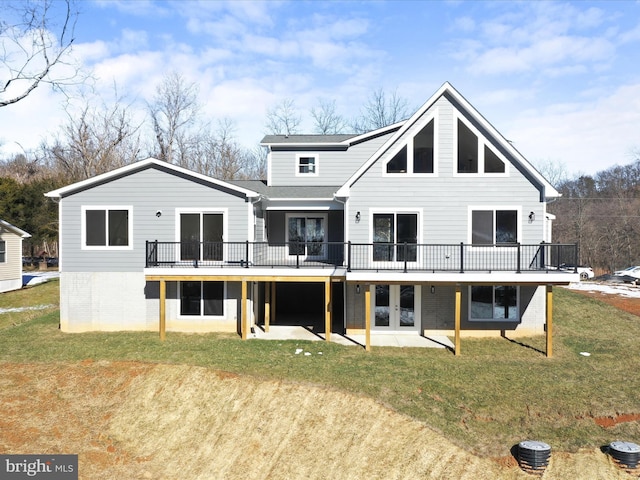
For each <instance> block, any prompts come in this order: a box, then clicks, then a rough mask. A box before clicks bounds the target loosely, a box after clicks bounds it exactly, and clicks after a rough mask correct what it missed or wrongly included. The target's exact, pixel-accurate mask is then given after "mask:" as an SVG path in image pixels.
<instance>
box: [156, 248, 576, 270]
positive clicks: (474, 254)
mask: <svg viewBox="0 0 640 480" xmlns="http://www.w3.org/2000/svg"><path fill="white" fill-rule="evenodd" d="M577 258H578V246H577V245H575V244H558V243H539V244H499V245H470V244H465V243H458V244H409V243H403V244H395V243H351V242H346V243H343V242H306V243H305V242H289V243H280V244H273V243H271V244H270V243H266V242H248V241H247V242H158V241H147V242H146V267H147V268H158V267H168V268H172V267H194V268H200V267H202V268H228V267H242V268H252V267H262V268H265V267H267V268H278V267H287V268H311V267H312V268H335V267H343V268H346V269H347V270H348V271H362V270H369V271H403V272H410V271H412V272H434V273H435V272H459V273H465V272H481V271H484V272H493V271H512V272H518V273H520V272H531V271H537V272H540V271H547V272H553V271H560V270H563V269H564V267H565V266H566V265H571V266H572V267H571V268H572V269H573V271H577V270H576V265H577V264H578V262H577Z"/></svg>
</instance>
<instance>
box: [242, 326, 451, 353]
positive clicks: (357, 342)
mask: <svg viewBox="0 0 640 480" xmlns="http://www.w3.org/2000/svg"><path fill="white" fill-rule="evenodd" d="M248 338H249V339H257V340H307V341H322V342H323V341H325V335H324V333H314V332H313V331H312V330H311V329H309V328H305V327H302V326H290V325H271V326H270V327H269V332H268V333H267V332H265V331H264V329H263V327H261V326H257V327H254V328H253V329H252V332H251V333H250V334H249V336H248ZM331 342H332V343H338V344H340V345H351V346H360V347H363V348H364V346H365V336H364V335H344V334H339V333H335V332H333V333H331ZM371 346H373V347H410V348H450V349H453V348H454V345H453V343H452V342H451V340H449V338H448V337H446V336H444V335H438V336H432V337H428V338H427V337H423V336H421V335H418V334H417V333H413V334H412V333H372V334H371Z"/></svg>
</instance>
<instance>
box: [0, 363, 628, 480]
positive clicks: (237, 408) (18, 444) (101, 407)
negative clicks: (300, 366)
mask: <svg viewBox="0 0 640 480" xmlns="http://www.w3.org/2000/svg"><path fill="white" fill-rule="evenodd" d="M0 404H1V405H2V406H3V412H2V416H0V452H1V453H23V454H27V453H76V454H78V455H79V470H80V478H82V479H100V480H101V479H105V478H126V479H184V478H188V479H190V480H197V479H207V480H209V479H218V478H220V479H231V480H233V479H285V478H286V479H290V478H308V479H328V478H331V479H352V478H397V479H402V478H407V479H409V478H411V479H413V478H422V479H460V480H464V479H474V480H476V479H479V480H482V479H491V480H517V479H527V478H531V477H530V476H529V475H527V474H525V473H524V472H522V471H521V470H520V469H519V467H518V466H517V462H516V461H515V459H514V458H513V457H510V456H509V455H508V454H507V453H506V454H505V456H504V457H501V458H496V459H488V458H480V457H477V456H475V455H472V454H469V453H468V452H465V451H463V450H462V449H460V448H458V447H457V446H455V445H453V444H452V443H451V442H449V441H447V440H446V439H445V438H443V437H442V436H441V435H439V434H437V433H436V432H434V431H432V430H431V429H429V428H428V427H427V426H426V425H424V424H423V423H421V422H417V421H415V420H413V419H411V418H408V417H406V416H403V415H399V414H397V413H395V412H393V411H391V410H389V409H388V408H386V407H384V406H383V405H380V404H378V403H377V402H375V401H373V400H371V399H368V398H364V397H356V396H353V395H349V394H345V393H343V392H338V391H333V390H328V389H323V388H317V387H310V386H301V385H294V384H288V383H284V382H274V381H261V380H256V379H253V378H249V377H242V376H236V375H228V374H225V373H221V372H215V371H212V370H209V369H206V368H199V367H188V366H170V365H147V364H140V363H124V362H123V363H120V362H115V363H109V362H92V361H85V362H80V363H75V364H53V365H45V364H19V365H17V364H1V365H0ZM544 478H545V479H552V480H553V479H566V478H572V479H585V480H586V479H589V480H597V479H603V480H604V479H617V478H620V479H623V478H630V477H629V475H628V474H627V473H625V472H624V471H622V470H621V469H620V468H618V467H617V466H615V465H614V464H613V463H612V462H611V461H610V459H609V457H607V456H606V455H605V454H603V453H602V452H600V451H599V450H594V451H585V452H578V453H577V454H564V453H562V452H557V454H556V452H554V454H553V455H552V459H551V463H550V465H549V467H548V468H547V471H546V472H545V474H544Z"/></svg>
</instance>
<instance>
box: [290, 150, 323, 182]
mask: <svg viewBox="0 0 640 480" xmlns="http://www.w3.org/2000/svg"><path fill="white" fill-rule="evenodd" d="M319 160H320V156H319V155H318V154H317V153H298V154H297V155H296V176H304V177H307V176H310V177H313V176H317V175H318V167H319Z"/></svg>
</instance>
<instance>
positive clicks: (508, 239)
mask: <svg viewBox="0 0 640 480" xmlns="http://www.w3.org/2000/svg"><path fill="white" fill-rule="evenodd" d="M517 242H518V211H517V210H508V209H504V210H503V209H484V208H478V209H475V210H472V211H471V243H472V245H475V246H477V245H510V244H515V243H517Z"/></svg>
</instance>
